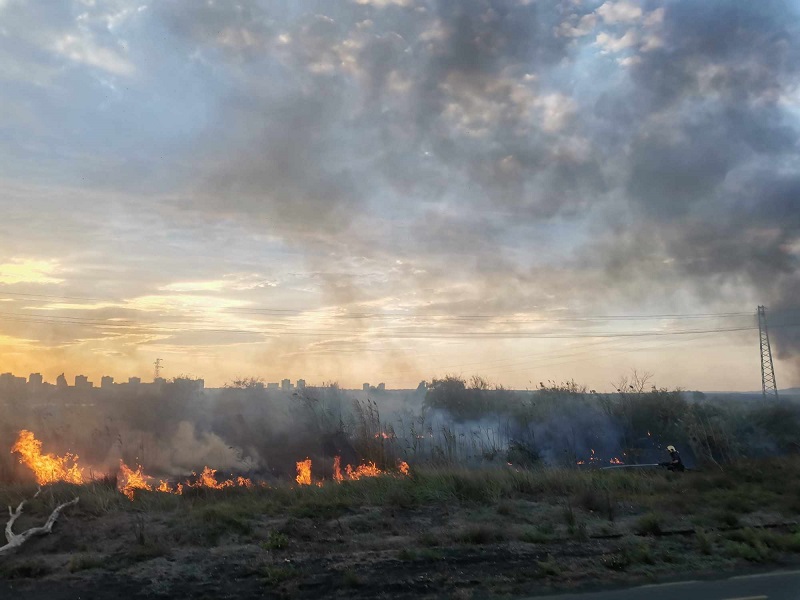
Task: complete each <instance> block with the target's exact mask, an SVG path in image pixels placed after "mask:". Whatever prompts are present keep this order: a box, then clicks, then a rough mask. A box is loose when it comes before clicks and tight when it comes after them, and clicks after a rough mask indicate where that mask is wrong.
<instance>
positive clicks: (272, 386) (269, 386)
mask: <svg viewBox="0 0 800 600" xmlns="http://www.w3.org/2000/svg"><path fill="white" fill-rule="evenodd" d="M280 387H281V386H280V385H278V384H277V383H268V384H267V389H268V390H277V389H280Z"/></svg>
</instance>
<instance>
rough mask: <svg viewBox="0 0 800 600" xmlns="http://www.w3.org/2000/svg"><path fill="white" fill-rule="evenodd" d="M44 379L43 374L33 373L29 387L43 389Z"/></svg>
mask: <svg viewBox="0 0 800 600" xmlns="http://www.w3.org/2000/svg"><path fill="white" fill-rule="evenodd" d="M43 383H44V378H43V377H42V374H41V373H31V374H30V376H29V377H28V385H30V386H31V387H42V384H43Z"/></svg>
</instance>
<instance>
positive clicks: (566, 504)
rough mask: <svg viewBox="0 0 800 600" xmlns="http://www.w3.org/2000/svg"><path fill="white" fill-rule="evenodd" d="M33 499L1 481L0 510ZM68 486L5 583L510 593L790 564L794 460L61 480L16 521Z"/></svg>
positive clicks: (794, 548)
mask: <svg viewBox="0 0 800 600" xmlns="http://www.w3.org/2000/svg"><path fill="white" fill-rule="evenodd" d="M34 491H35V489H33V488H31V487H30V486H20V485H15V486H5V487H0V503H2V504H16V503H18V502H19V501H20V500H21V499H22V498H24V497H30V496H32V494H33V492H34ZM76 494H77V495H78V496H80V498H81V502H80V503H79V504H78V505H77V506H76V507H74V508H70V509H69V511H68V512H65V513H64V515H63V516H62V519H61V520H60V521H59V523H58V525H57V527H56V530H55V531H54V533H53V534H52V535H51V536H47V537H44V538H40V539H37V540H34V541H32V542H30V543H29V545H27V546H26V547H25V548H24V549H23V550H22V551H21V552H19V553H18V554H17V555H14V556H12V557H10V558H7V559H3V560H2V561H0V577H4V578H9V579H11V578H13V579H25V578H36V579H38V580H45V581H47V580H55V581H57V580H59V579H63V578H70V577H71V578H76V577H78V578H81V581H88V582H91V581H93V580H94V578H97V577H101V576H103V577H106V578H108V577H112V578H113V577H119V578H126V579H128V580H131V579H133V580H136V581H141V582H142V585H143V586H144V588H145V589H149V588H148V586H152V585H154V584H152V583H148V582H152V581H156V580H158V581H159V582H160V583H159V585H160V586H161V587H159V588H158V589H151V592H152V593H154V594H157V593H162V592H164V590H165V589H167V590H171V589H191V586H192V585H195V584H197V585H201V584H202V585H203V586H206V587H205V588H203V589H206V588H207V587H208V586H212V587H213V586H214V585H220V586H222V585H223V584H226V585H228V586H229V587H230V586H231V585H233V586H240V587H241V586H251V587H252V588H253V589H254V590H255V589H258V590H261V591H262V592H263V590H266V589H268V590H272V591H274V592H275V593H291V594H293V595H295V596H298V597H318V596H319V595H320V594H323V593H328V592H331V591H332V590H346V592H341V593H342V594H345V595H348V596H351V597H356V596H359V595H361V596H363V597H369V596H370V594H374V593H375V592H376V590H378V589H388V590H390V591H391V592H392V593H394V594H395V595H396V596H397V597H402V596H403V594H404V593H406V592H408V594H410V595H409V597H411V596H412V595H413V594H418V593H419V585H418V582H417V581H416V580H415V579H414V578H415V577H417V576H419V573H425V577H428V578H429V579H430V581H428V582H427V583H426V585H427V586H428V588H427V589H430V590H434V591H435V590H439V591H442V592H444V591H446V590H448V589H449V588H448V586H451V587H452V586H454V585H456V584H458V585H461V584H464V585H465V586H467V587H468V588H469V590H471V592H476V593H477V592H480V593H493V594H509V595H514V594H516V593H520V594H522V593H526V592H525V590H528V591H530V586H531V584H532V583H531V582H535V583H536V585H540V586H552V587H563V586H571V585H578V584H583V583H589V582H597V581H602V582H606V583H609V582H611V583H613V582H623V581H628V580H630V579H637V580H638V579H642V580H656V579H659V578H661V577H669V576H673V575H674V574H677V573H692V572H696V571H705V570H717V569H726V568H736V567H737V566H741V565H747V564H749V565H764V564H775V563H781V562H792V561H794V560H795V557H800V529H798V528H797V526H796V525H793V524H792V523H793V522H795V521H796V520H797V519H798V518H800V504H799V503H798V498H800V459H798V458H782V459H769V460H763V461H758V462H741V463H737V464H733V465H729V466H727V467H726V468H725V469H724V470H715V471H708V472H692V473H684V474H677V473H668V472H662V471H658V470H654V471H645V470H640V469H637V470H631V471H627V472H626V471H624V470H617V471H580V470H577V469H565V470H544V469H541V470H536V469H534V470H525V469H519V468H514V467H509V468H502V469H485V470H468V469H459V468H448V469H443V468H439V469H437V468H419V469H415V470H412V473H411V476H410V477H390V476H387V477H379V478H374V479H364V480H360V481H352V482H344V483H341V484H334V483H329V484H326V485H324V486H323V487H316V486H301V487H298V486H295V485H289V484H287V485H283V486H273V487H269V488H261V487H255V488H253V489H242V488H236V489H225V490H192V492H191V493H189V494H186V495H183V496H173V495H168V494H159V493H155V492H137V494H136V497H135V499H134V501H132V502H131V501H129V500H128V499H127V498H125V497H124V496H122V495H121V494H119V493H118V492H117V491H116V490H115V489H114V488H113V487H112V486H111V485H110V484H109V483H107V482H106V483H104V482H97V483H92V484H87V485H83V486H69V485H56V486H48V487H47V488H45V489H44V490H43V492H42V493H41V494H40V496H39V497H38V498H36V499H35V500H33V501H32V502H31V503H30V505H29V506H28V507H27V508H26V512H25V513H24V515H23V518H21V519H20V521H19V522H18V524H17V526H16V529H17V530H18V531H19V530H21V529H24V528H26V527H29V526H32V525H37V524H41V523H42V522H43V519H45V518H46V516H47V515H48V514H49V511H50V510H52V507H54V506H55V505H57V504H58V503H59V502H62V501H64V500H66V499H68V498H70V497H72V496H74V495H76ZM765 526H768V527H765ZM219 565H225V568H224V569H223V568H221V567H219ZM155 574H158V576H157V577H156V575H155ZM214 577H216V578H217V580H215V579H214ZM459 578H461V579H464V581H461V579H459ZM215 581H216V583H215ZM73 583H74V581H73ZM171 586H174V587H171ZM180 586H183V587H180ZM187 586H188V588H187ZM393 586H394V587H393ZM220 589H222V588H220ZM226 589H227V588H226ZM459 589H460V588H459ZM248 591H251V590H250V588H247V589H244V590H243V591H242V593H245V592H248ZM471 592H470V593H471ZM254 593H256V592H254ZM337 593H338V592H337ZM465 593H466V592H465ZM461 595H463V594H461ZM466 597H469V596H466Z"/></svg>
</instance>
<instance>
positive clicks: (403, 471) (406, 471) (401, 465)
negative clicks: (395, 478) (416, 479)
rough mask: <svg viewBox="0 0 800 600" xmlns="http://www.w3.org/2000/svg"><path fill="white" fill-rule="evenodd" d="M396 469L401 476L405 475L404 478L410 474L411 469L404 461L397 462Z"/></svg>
mask: <svg viewBox="0 0 800 600" xmlns="http://www.w3.org/2000/svg"><path fill="white" fill-rule="evenodd" d="M397 469H398V470H399V471H400V473H401V474H403V475H405V476H406V477H408V475H409V474H410V473H411V469H410V468H409V466H408V463H407V462H406V461H404V460H401V461H398V462H397Z"/></svg>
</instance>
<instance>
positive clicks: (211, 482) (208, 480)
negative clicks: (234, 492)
mask: <svg viewBox="0 0 800 600" xmlns="http://www.w3.org/2000/svg"><path fill="white" fill-rule="evenodd" d="M232 485H233V481H231V480H230V479H228V480H227V481H223V482H222V483H217V470H216V469H212V468H211V467H203V472H202V473H200V477H199V478H198V479H197V483H195V484H194V486H192V487H198V488H201V487H204V488H208V489H211V490H221V489H223V488H226V487H231V486H232Z"/></svg>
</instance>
